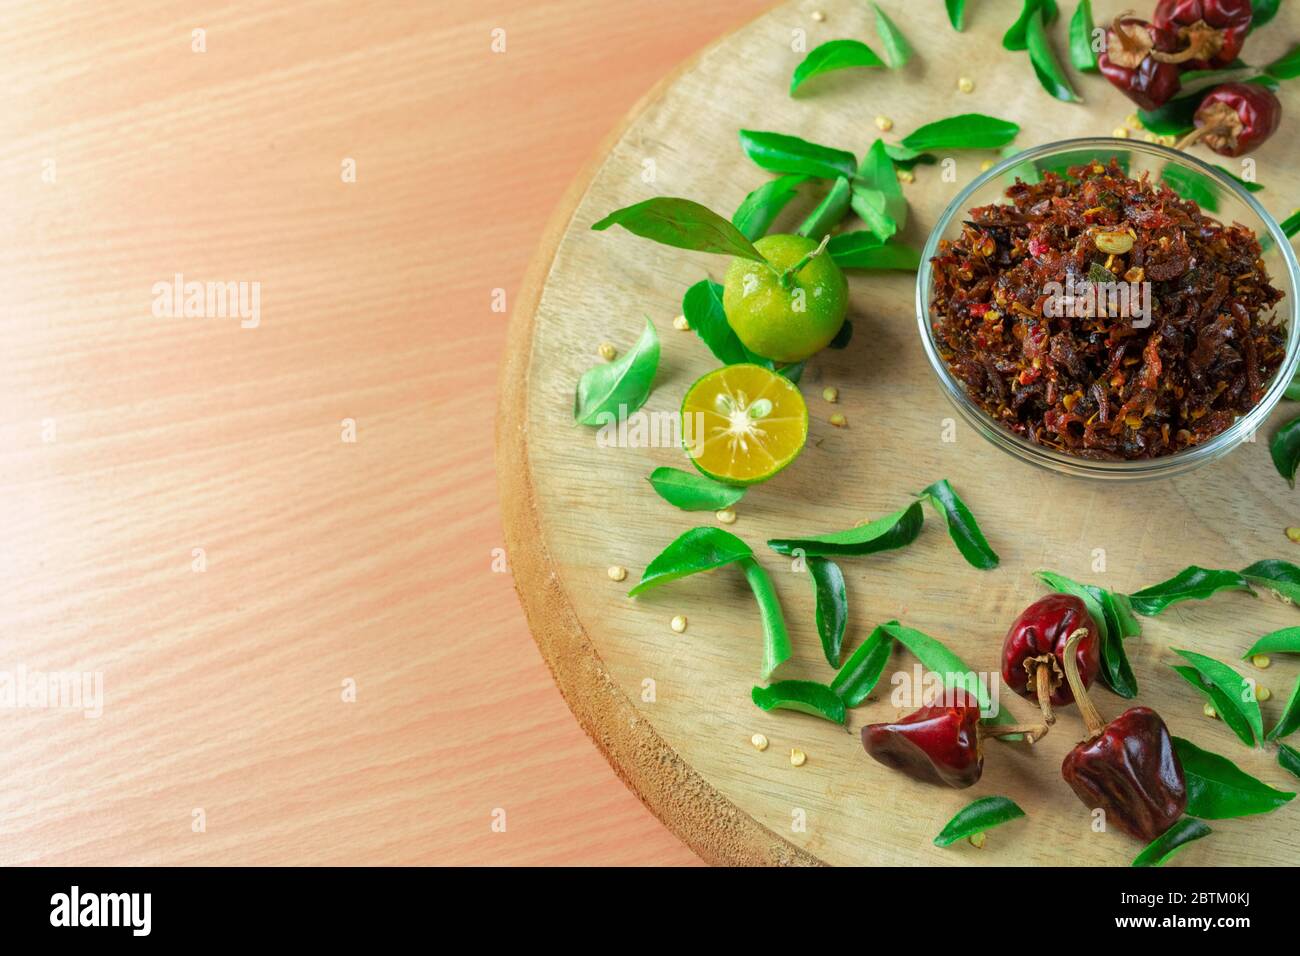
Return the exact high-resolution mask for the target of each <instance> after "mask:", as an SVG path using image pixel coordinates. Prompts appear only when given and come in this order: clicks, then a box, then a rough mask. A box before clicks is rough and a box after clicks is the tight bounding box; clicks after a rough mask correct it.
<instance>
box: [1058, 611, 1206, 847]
mask: <svg viewBox="0 0 1300 956" xmlns="http://www.w3.org/2000/svg"><path fill="white" fill-rule="evenodd" d="M1085 634H1086V632H1085V631H1084V629H1083V628H1080V629H1079V630H1078V631H1076V632H1075V633H1074V634H1072V635H1071V636H1070V640H1069V641H1067V642H1066V645H1065V679H1066V680H1067V681H1068V682H1069V684H1070V687H1071V689H1072V690H1073V691H1074V698H1075V700H1076V701H1077V702H1078V704H1079V711H1080V713H1081V714H1082V715H1083V720H1084V723H1085V725H1086V726H1087V728H1088V737H1087V739H1085V740H1084V741H1083V743H1081V744H1079V745H1078V746H1076V747H1075V748H1074V749H1073V750H1071V751H1070V752H1069V753H1068V754H1066V755H1065V761H1064V762H1063V763H1062V764H1061V776H1063V777H1064V778H1065V782H1066V783H1068V784H1069V785H1070V789H1072V790H1073V791H1074V792H1075V794H1076V795H1077V796H1078V797H1079V799H1080V800H1081V801H1083V805H1084V806H1085V807H1088V808H1089V809H1097V808H1098V807H1100V808H1101V809H1102V810H1104V811H1105V813H1106V823H1107V824H1108V825H1109V824H1114V825H1115V826H1117V827H1119V828H1120V829H1121V830H1123V831H1124V832H1126V833H1128V834H1130V835H1131V836H1135V837H1137V838H1138V839H1139V840H1142V841H1143V842H1144V843H1150V842H1151V841H1152V840H1154V839H1155V838H1156V837H1158V836H1160V834H1162V833H1164V832H1165V831H1166V830H1168V829H1169V828H1170V827H1171V826H1172V825H1173V823H1174V821H1175V820H1177V819H1178V818H1179V817H1180V816H1182V815H1183V811H1184V810H1186V809H1187V781H1186V779H1185V778H1184V776H1183V766H1182V764H1181V763H1180V762H1179V760H1178V753H1177V751H1175V750H1174V742H1173V738H1172V737H1170V736H1169V728H1168V727H1166V726H1165V722H1164V721H1163V720H1161V719H1160V715H1159V714H1157V713H1156V712H1155V711H1154V710H1151V709H1150V708H1149V707H1131V708H1129V709H1128V710H1126V711H1124V713H1122V714H1120V715H1119V716H1118V717H1116V718H1115V719H1114V720H1112V721H1111V722H1110V723H1108V724H1103V722H1102V719H1101V715H1100V714H1099V713H1097V708H1096V707H1095V706H1093V703H1092V701H1091V700H1089V699H1088V692H1087V690H1086V689H1084V687H1083V682H1082V680H1081V679H1080V677H1079V666H1078V663H1077V661H1076V660H1075V655H1074V651H1075V649H1076V647H1077V645H1078V643H1079V641H1080V640H1082V639H1083V637H1084V636H1085Z"/></svg>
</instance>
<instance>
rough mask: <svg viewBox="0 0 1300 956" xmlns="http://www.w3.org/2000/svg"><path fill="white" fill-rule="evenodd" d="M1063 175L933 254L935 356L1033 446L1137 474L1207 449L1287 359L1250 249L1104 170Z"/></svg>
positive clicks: (1160, 188) (973, 220)
mask: <svg viewBox="0 0 1300 956" xmlns="http://www.w3.org/2000/svg"><path fill="white" fill-rule="evenodd" d="M1067 173H1068V175H1067V176H1066V177H1062V176H1060V175H1057V174H1056V173H1053V172H1047V173H1044V174H1043V177H1042V181H1041V182H1038V183H1024V182H1021V181H1019V180H1017V182H1016V184H1015V185H1014V186H1012V187H1011V188H1009V189H1008V190H1007V192H1006V195H1007V197H1008V198H1009V199H1010V200H1011V204H1010V205H989V206H981V207H978V208H976V209H972V210H971V211H970V218H969V219H968V220H966V221H965V225H964V228H963V230H962V234H961V236H960V237H959V238H957V239H954V240H944V241H942V242H940V244H939V254H938V255H937V256H935V257H934V259H933V260H932V263H933V270H932V272H933V276H934V288H933V295H932V296H931V302H930V321H931V324H932V326H933V329H934V336H935V341H936V343H937V345H938V348H939V351H940V353H941V354H942V356H943V358H944V360H945V361H946V362H947V363H948V366H949V367H950V368H951V370H952V372H953V374H954V375H955V376H956V377H957V378H958V379H960V380H961V381H962V382H963V383H965V385H966V388H967V391H968V392H969V394H970V396H971V397H972V398H973V399H974V400H975V402H976V403H977V404H978V405H979V406H980V407H981V408H983V409H984V410H985V411H986V412H988V413H989V414H990V415H991V416H993V417H994V418H995V419H996V420H997V421H999V422H1000V423H1001V424H1002V425H1003V426H1004V427H1006V428H1007V429H1008V430H1010V431H1012V432H1014V433H1015V434H1017V435H1020V436H1022V437H1024V438H1027V439H1029V440H1030V441H1033V442H1036V443H1038V444H1040V445H1045V446H1048V447H1050V448H1055V449H1057V450H1059V451H1063V452H1066V453H1068V454H1072V455H1077V456H1079V457H1083V458H1104V459H1135V458H1154V457H1158V456H1162V455H1169V454H1173V453H1174V452H1177V451H1181V450H1183V449H1185V448H1188V447H1190V446H1194V445H1197V444H1200V443H1202V442H1204V441H1206V440H1207V439H1209V438H1211V437H1212V436H1214V435H1217V434H1218V433H1219V432H1221V431H1223V430H1224V429H1225V428H1227V427H1228V426H1229V425H1231V424H1232V422H1233V421H1234V420H1235V419H1236V418H1237V417H1238V416H1240V415H1242V414H1243V413H1245V412H1247V411H1249V410H1250V409H1251V408H1253V407H1254V406H1255V405H1256V404H1258V403H1259V401H1260V400H1261V399H1262V398H1263V396H1264V393H1265V391H1266V390H1267V387H1268V384H1269V382H1270V380H1271V379H1272V378H1273V376H1274V374H1275V373H1276V372H1277V370H1278V367H1279V366H1280V365H1281V363H1282V359H1283V355H1284V352H1285V338H1286V330H1285V327H1284V325H1283V324H1282V323H1281V322H1280V321H1279V320H1277V319H1275V318H1274V316H1273V315H1272V312H1273V307H1274V306H1275V305H1276V304H1277V302H1278V301H1279V300H1280V299H1281V298H1282V297H1283V293H1282V292H1281V291H1279V290H1278V289H1276V288H1274V287H1273V286H1272V285H1271V284H1270V283H1269V277H1268V273H1267V272H1266V271H1265V268H1264V264H1263V262H1262V261H1261V260H1260V246H1259V242H1258V241H1257V239H1256V238H1255V235H1254V233H1253V232H1252V231H1251V230H1249V229H1247V228H1246V227H1244V226H1241V225H1237V224H1233V225H1223V224H1222V223H1220V222H1218V221H1217V220H1215V219H1212V218H1210V217H1209V216H1206V215H1205V214H1204V213H1202V212H1201V209H1200V207H1199V206H1198V205H1197V204H1196V203H1195V202H1191V201H1189V200H1186V199H1182V198H1180V197H1179V196H1178V195H1177V194H1176V193H1174V192H1173V191H1172V190H1171V189H1169V188H1168V187H1167V186H1165V185H1163V184H1160V185H1155V186H1153V185H1152V184H1151V183H1150V182H1149V181H1148V179H1147V176H1146V174H1145V173H1144V174H1143V175H1142V178H1140V179H1132V178H1129V177H1128V176H1127V175H1126V174H1125V173H1124V172H1123V170H1121V169H1120V168H1119V166H1118V165H1116V164H1115V162H1114V160H1112V161H1111V163H1110V165H1108V166H1103V165H1102V164H1101V163H1099V162H1094V163H1091V164H1088V165H1084V166H1074V167H1071V168H1070V169H1069V170H1068V171H1067ZM1125 290H1127V292H1128V293H1129V294H1128V295H1127V297H1125V295H1124V294H1123V293H1124V292H1125ZM1144 303H1145V308H1143V304H1144ZM1139 313H1140V314H1139Z"/></svg>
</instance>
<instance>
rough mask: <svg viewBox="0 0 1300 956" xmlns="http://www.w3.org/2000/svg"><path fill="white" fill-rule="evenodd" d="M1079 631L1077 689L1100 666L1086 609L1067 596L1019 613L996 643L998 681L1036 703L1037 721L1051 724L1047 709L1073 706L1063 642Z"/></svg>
mask: <svg viewBox="0 0 1300 956" xmlns="http://www.w3.org/2000/svg"><path fill="white" fill-rule="evenodd" d="M1080 629H1082V630H1083V631H1084V632H1085V636H1084V637H1083V638H1082V639H1081V640H1080V641H1079V642H1078V647H1077V649H1076V654H1077V655H1078V666H1079V672H1080V674H1081V676H1082V679H1083V686H1084V687H1088V686H1090V685H1091V684H1092V681H1093V678H1095V677H1096V676H1097V671H1098V670H1099V669H1100V667H1101V641H1100V640H1099V639H1098V635H1097V625H1096V623H1095V622H1094V621H1093V619H1092V615H1091V614H1089V613H1088V608H1087V605H1085V604H1084V603H1083V601H1081V600H1079V599H1078V598H1077V597H1075V596H1074V595H1071V594H1049V595H1047V597H1045V598H1042V599H1041V600H1038V601H1035V602H1034V603H1033V604H1031V605H1029V607H1027V608H1025V609H1024V610H1023V611H1021V612H1020V616H1019V617H1018V618H1016V619H1015V621H1014V622H1013V623H1012V625H1011V629H1010V630H1008V631H1007V637H1006V640H1005V641H1004V642H1003V644H1002V679H1003V680H1004V681H1006V682H1007V686H1008V687H1010V688H1011V689H1012V690H1014V691H1015V692H1016V693H1017V694H1019V695H1020V696H1021V697H1025V698H1028V699H1029V700H1037V701H1038V706H1039V707H1040V708H1041V709H1042V712H1043V720H1044V721H1046V722H1047V723H1048V724H1053V723H1055V722H1056V715H1055V714H1054V713H1052V707H1053V706H1056V707H1063V706H1065V705H1066V704H1070V703H1073V702H1074V693H1073V692H1072V691H1071V690H1070V685H1069V684H1068V683H1066V680H1065V664H1064V656H1065V642H1066V641H1068V640H1069V639H1070V635H1071V634H1073V633H1074V632H1075V631H1078V630H1080Z"/></svg>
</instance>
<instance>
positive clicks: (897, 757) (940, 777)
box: [862, 688, 1047, 790]
mask: <svg viewBox="0 0 1300 956" xmlns="http://www.w3.org/2000/svg"><path fill="white" fill-rule="evenodd" d="M947 699H948V700H949V701H951V703H947V702H945V703H941V704H937V705H934V706H927V707H922V708H921V709H920V710H918V711H916V712H915V713H912V714H908V715H907V716H906V717H903V718H901V719H899V720H896V721H894V722H893V723H883V724H867V726H865V727H863V728H862V746H863V748H864V749H865V750H866V751H867V753H868V754H870V755H871V756H872V757H873V758H875V759H876V760H878V761H880V762H881V763H883V764H884V765H885V766H886V767H890V768H892V769H894V770H899V771H901V772H902V773H904V774H906V775H907V776H909V777H912V778H913V779H915V780H920V781H923V782H925V783H934V784H940V785H942V786H947V787H954V788H956V789H958V790H960V789H963V788H965V787H969V786H970V785H971V784H973V783H975V782H976V781H977V780H979V778H980V774H981V773H983V772H984V751H983V748H982V747H981V745H980V741H981V739H982V738H984V737H1006V736H1010V735H1012V734H1024V735H1025V736H1026V738H1027V739H1028V740H1029V742H1030V743H1033V742H1035V741H1037V740H1038V739H1039V738H1041V737H1042V736H1043V734H1045V733H1047V728H1046V727H1043V726H1030V727H1026V726H1002V727H987V728H986V727H985V726H984V725H983V724H981V723H980V705H979V701H977V700H976V699H975V698H974V697H972V696H971V695H970V694H968V693H967V692H966V691H964V690H962V689H960V688H954V689H951V690H949V691H948V692H947Z"/></svg>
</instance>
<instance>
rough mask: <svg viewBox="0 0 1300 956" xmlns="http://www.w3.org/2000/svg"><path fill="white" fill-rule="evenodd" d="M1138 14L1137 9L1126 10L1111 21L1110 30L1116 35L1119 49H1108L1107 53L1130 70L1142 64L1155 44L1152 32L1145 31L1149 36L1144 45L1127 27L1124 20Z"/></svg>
mask: <svg viewBox="0 0 1300 956" xmlns="http://www.w3.org/2000/svg"><path fill="white" fill-rule="evenodd" d="M1136 15H1137V12H1136V11H1135V10H1125V11H1124V12H1122V13H1120V14H1118V15H1117V16H1116V17H1115V19H1114V20H1112V21H1111V24H1110V30H1111V33H1112V34H1113V35H1114V37H1115V40H1116V42H1117V43H1118V44H1119V49H1108V50H1107V53H1108V55H1109V56H1110V58H1111V59H1112V60H1114V61H1115V62H1116V63H1118V64H1120V65H1121V66H1124V67H1127V68H1128V69H1130V70H1135V69H1137V68H1138V67H1139V66H1140V65H1141V63H1142V60H1143V59H1144V58H1145V57H1146V55H1147V51H1148V50H1150V49H1151V47H1152V46H1153V43H1152V42H1151V37H1150V34H1147V33H1146V31H1143V34H1144V35H1145V36H1146V38H1147V42H1146V45H1145V46H1144V45H1143V44H1142V43H1141V42H1139V41H1138V39H1137V38H1136V37H1135V36H1134V35H1133V34H1131V33H1129V32H1128V30H1127V29H1126V28H1125V26H1124V21H1125V20H1127V19H1128V18H1129V17H1134V16H1136ZM1137 29H1141V27H1138V28H1137Z"/></svg>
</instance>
